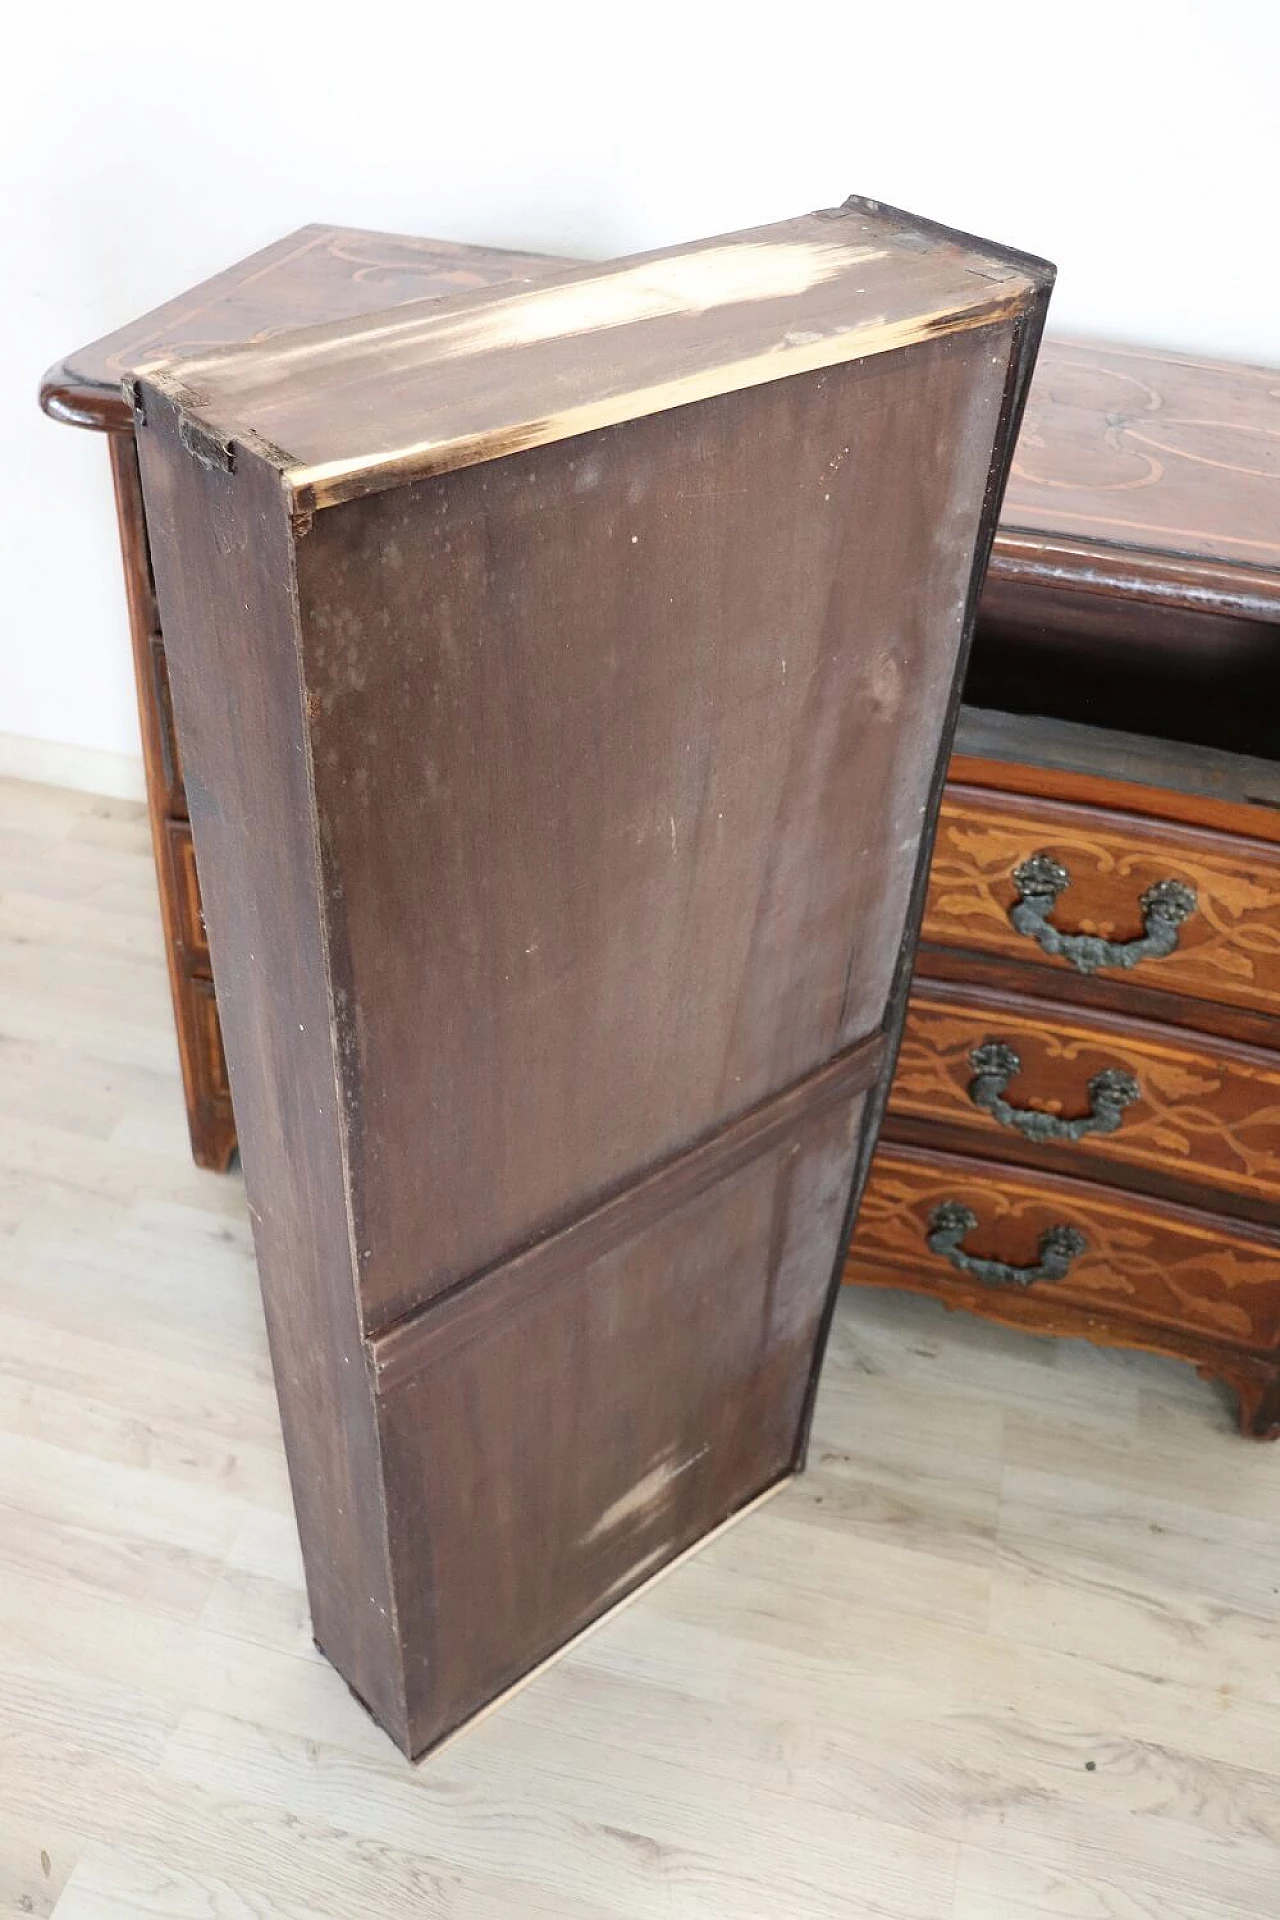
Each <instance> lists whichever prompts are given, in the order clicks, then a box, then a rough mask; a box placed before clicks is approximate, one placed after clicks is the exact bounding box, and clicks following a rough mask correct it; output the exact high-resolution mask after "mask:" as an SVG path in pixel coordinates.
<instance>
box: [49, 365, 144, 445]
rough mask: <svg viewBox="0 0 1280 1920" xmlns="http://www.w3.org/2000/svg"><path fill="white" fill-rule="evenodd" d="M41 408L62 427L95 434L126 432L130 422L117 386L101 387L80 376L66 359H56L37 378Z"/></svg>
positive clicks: (130, 418)
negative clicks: (40, 377)
mask: <svg viewBox="0 0 1280 1920" xmlns="http://www.w3.org/2000/svg"><path fill="white" fill-rule="evenodd" d="M40 410H41V412H42V413H47V414H48V416H49V418H50V419H51V420H57V421H59V422H60V423H61V425H63V426H65V427H88V428H89V429H90V430H91V431H92V432H95V433H127V432H128V431H129V429H130V427H131V426H132V424H133V421H132V417H131V415H130V412H129V408H128V405H127V404H126V401H125V397H124V395H123V393H121V391H120V389H119V388H118V387H100V386H98V385H97V384H96V383H95V382H93V381H91V380H84V379H82V378H81V377H80V376H79V375H78V374H77V373H76V371H75V369H74V367H72V366H71V364H70V362H69V361H66V360H59V361H57V362H56V363H55V364H54V365H53V366H52V367H50V368H48V370H47V371H46V372H45V374H44V375H43V377H42V379H41V381H40Z"/></svg>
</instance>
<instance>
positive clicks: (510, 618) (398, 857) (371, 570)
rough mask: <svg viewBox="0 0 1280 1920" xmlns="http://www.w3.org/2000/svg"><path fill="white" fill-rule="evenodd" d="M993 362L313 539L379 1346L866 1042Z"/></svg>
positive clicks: (534, 454) (895, 906) (622, 451)
mask: <svg viewBox="0 0 1280 1920" xmlns="http://www.w3.org/2000/svg"><path fill="white" fill-rule="evenodd" d="M1006 363H1007V338H1006V341H1005V343H1004V345H1003V347H1002V346H1001V343H1000V342H999V340H993V338H992V337H991V335H990V334H989V333H988V332H986V331H985V330H982V331H975V332H972V333H966V334H962V335H959V336H958V337H956V338H954V339H944V340H937V341H931V342H927V343H925V344H923V345H921V346H918V347H913V348H911V349H910V350H909V351H908V352H907V353H906V354H905V355H899V356H895V357H890V358H877V359H874V360H869V361H863V362H857V363H855V364H853V365H852V366H847V367H841V368H833V369H831V370H829V371H826V372H822V373H806V374H801V375H798V376H796V377H795V378H794V379H790V380H785V381H779V382H776V383H774V384H773V385H770V386H767V387H764V388H761V389H759V390H757V391H753V392H750V393H732V394H727V395H724V396H720V397H718V398H715V399H711V400H707V401H704V402H702V403H700V404H698V405H696V406H689V407H681V408H679V409H677V410H676V411H674V412H671V413H663V414H655V415H651V416H649V417H647V418H644V419H641V420H637V421H634V422H631V423H629V424H628V425H626V426H619V427H613V428H608V429H605V430H604V431H603V432H600V433H595V434H590V435H586V436H584V437H582V438H579V439H574V440H569V441H563V442H557V443H556V444H554V445H551V446H547V447H541V448H535V449H532V450H530V451H528V452H525V453H521V454H518V455H514V456H512V457H511V458H509V459H506V460H503V461H500V462H496V463H486V464H485V465H483V466H477V467H472V468H468V469H466V470H465V471H464V472H461V473H456V474H450V475H447V476H443V477H441V478H439V479H431V480H426V481H423V482H421V483H419V484H418V485H416V486H412V487H408V488H403V489H397V490H394V491H389V492H385V493H378V494H375V495H373V496H371V497H368V498H365V499H362V500H357V501H353V502H351V503H350V504H348V505H347V506H345V507H343V508H342V509H341V510H334V511H331V512H327V513H322V514H318V515H317V516H316V519H315V521H314V523H313V525H312V527H311V530H310V532H308V533H307V535H306V536H305V538H303V539H302V540H300V541H299V544H298V558H297V567H298V591H299V595H300V599H301V602H302V605H303V607H304V608H305V610H306V614H305V620H304V624H303V630H302V632H303V638H302V646H303V673H304V677H305V681H306V697H307V700H308V702H309V705H310V707H311V710H312V737H313V742H314V746H313V753H314V767H315V773H314V778H315V793H316V806H317V810H318V814H319V820H320V829H321V845H322V851H323V859H324V869H325V885H326V891H327V911H328V914H329V918H330V923H331V926H332V927H333V930H334V938H333V958H332V964H333V968H334V977H335V982H336V984H337V987H338V1021H339V1044H340V1046H341V1047H342V1049H343V1056H344V1061H345V1065H346V1072H347V1076H348V1106H349V1115H350V1118H349V1129H350V1155H351V1169H350V1171H351V1180H352V1188H353V1207H354V1211H355V1223H356V1238H357V1242H358V1246H359V1253H360V1261H361V1280H360V1287H361V1298H362V1301H363V1304H364V1312H365V1316H366V1324H367V1325H368V1326H370V1327H371V1328H376V1327H379V1326H383V1325H385V1324H387V1323H388V1322H389V1321H390V1320H392V1319H395V1318H397V1317H398V1316H399V1315H401V1314H403V1313H406V1312H409V1311H411V1310H412V1309H413V1308H414V1307H416V1306H418V1305H419V1304H421V1303H422V1301H423V1300H425V1299H427V1298H429V1297H431V1296H432V1295H433V1294H436V1293H438V1292H440V1291H441V1290H443V1289H446V1288H448V1287H450V1286H452V1285H455V1284H456V1283H457V1281H458V1280H459V1279H461V1278H462V1277H463V1276H465V1275H466V1274H467V1273H469V1272H473V1271H475V1270H476V1269H477V1268H479V1267H482V1266H485V1265H488V1264H489V1263H491V1262H492V1261H494V1260H495V1259H498V1258H499V1257H501V1255H502V1254H504V1253H505V1252H508V1251H510V1250H511V1249H512V1248H513V1247H514V1246H516V1245H518V1244H519V1242H520V1241H521V1240H522V1239H523V1238H526V1237H527V1236H528V1235H529V1234H530V1233H531V1232H540V1231H545V1230H546V1229H547V1228H549V1227H550V1226H551V1225H552V1224H553V1223H554V1222H555V1221H557V1220H558V1219H560V1218H561V1217H563V1216H564V1215H565V1214H566V1213H568V1212H571V1211H572V1210H573V1209H574V1208H576V1207H579V1206H582V1205H584V1204H587V1203H588V1202H589V1201H590V1200H591V1199H592V1198H593V1196H595V1195H597V1194H598V1193H600V1192H601V1191H603V1190H604V1189H606V1188H608V1187H610V1186H611V1185H613V1184H614V1183H616V1182H617V1181H619V1180H624V1179H626V1178H628V1177H630V1176H633V1175H634V1174H635V1172H636V1171H638V1170H639V1169H641V1168H642V1167H644V1166H646V1165H647V1164H650V1163H651V1162H653V1161H655V1160H657V1159H660V1158H662V1157H663V1156H664V1155H666V1154H669V1153H673V1152H676V1151H677V1150H679V1149H680V1148H682V1147H685V1146H687V1145H689V1144H691V1143H692V1142H693V1141H694V1140H696V1139H697V1138H699V1137H700V1136H701V1135H703V1134H704V1133H705V1132H707V1131H708V1129H710V1128H713V1127H715V1126H717V1125H719V1124H721V1123H722V1122H724V1121H725V1120H727V1119H729V1118H731V1117H732V1116H733V1115H734V1114H736V1113H740V1112H742V1111H743V1110H744V1109H746V1108H748V1107H750V1106H753V1105H754V1104H755V1103H757V1102H758V1101H761V1100H763V1099H765V1098H767V1097H768V1096H769V1095H770V1094H772V1093H776V1092H778V1091H779V1090H780V1089H782V1088H783V1087H785V1086H787V1085H788V1084H789V1083H790V1082H792V1081H793V1080H796V1079H799V1078H800V1077H801V1076H802V1075H804V1074H806V1073H809V1072H810V1071H812V1070H813V1069H814V1068H815V1067H816V1066H817V1065H818V1064H820V1062H821V1061H823V1060H824V1059H826V1058H827V1057H828V1056H829V1055H830V1054H831V1053H833V1052H834V1051H836V1050H838V1049H840V1048H841V1047H845V1046H848V1045H850V1044H852V1043H853V1042H854V1041H855V1040H857V1039H859V1038H861V1037H863V1036H865V1035H867V1034H869V1033H871V1032H873V1031H875V1029H876V1028H878V1027H879V1025H880V1024H881V1023H882V1021H883V1019H884V1017H885V1010H886V1006H887V1003H888V997H889V990H890V986H891V983H892V980H893V977H894V972H895V968H896V966H897V963H898V956H899V952H900V950H901V946H902V939H903V933H904V929H905V925H906V916H907V909H908V903H909V897H910V890H911V884H912V879H913V876H914V873H915V867H916V855H917V852H918V849H919V846H920V842H921V834H922V829H923V824H924V819H925V809H926V804H927V801H928V798H929V784H930V779H931V777H932V773H933V769H934V766H935V763H936V761H937V756H938V751H939V746H940V741H941V733H942V725H943V717H944V714H945V711H946V703H947V697H948V692H949V689H950V687H951V684H952V680H953V678H954V674H955V669H956V663H957V660H958V656H959V648H960V641H961V636H962V630H963V621H964V604H965V586H966V581H967V578H968V574H969V570H970V567H971V564H972V553H973V547H974V543H975V541H976V539H977V535H978V516H979V513H980V510H981V504H982V492H983V479H984V475H985V473H986V469H987V465H988V463H989V460H990V449H991V441H992V437H993V435H994V433H995V427H996V421H997V418H998V415H999V409H1000V404H1001V398H1002V394H1003V388H1004V380H1005V372H1006ZM764 448H768V449H769V452H768V457H767V458H765V457H763V455H762V449H764ZM887 473H892V474H894V475H895V476H900V479H897V480H895V481H894V483H893V484H891V485H890V484H883V483H881V482H877V483H876V484H872V483H871V479H870V476H872V475H878V476H879V475H885V474H887ZM584 555H591V556H593V558H592V562H591V564H590V565H584V563H583V556H584ZM370 605H373V606H376V608H377V614H376V620H377V625H376V642H375V643H374V644H368V643H367V642H366V641H365V639H364V635H365V633H366V630H367V623H368V615H367V613H366V611H365V610H366V609H367V608H368V607H369V606H370ZM548 607H554V608H555V609H556V613H555V618H554V620H553V621H549V620H548V619H547V618H546V614H545V610H546V609H547V608H548ZM389 822H390V823H392V824H393V831H392V832H390V833H389V832H388V823H389ZM355 1009H359V1014H358V1017H357V1016H356V1014H355V1012H354V1010H355ZM415 1031H420V1032H421V1033H423V1034H424V1035H429V1036H430V1044H429V1045H424V1046H421V1047H416V1048H413V1049H412V1050H410V1049H407V1048H406V1046H405V1036H406V1035H407V1034H411V1033H414V1032H415Z"/></svg>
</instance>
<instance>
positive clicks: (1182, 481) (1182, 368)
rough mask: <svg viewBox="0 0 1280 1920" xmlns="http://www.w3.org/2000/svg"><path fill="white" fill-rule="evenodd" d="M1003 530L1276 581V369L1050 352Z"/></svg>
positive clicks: (1279, 395) (1279, 540)
mask: <svg viewBox="0 0 1280 1920" xmlns="http://www.w3.org/2000/svg"><path fill="white" fill-rule="evenodd" d="M1000 525H1001V533H1002V535H1003V536H1011V535H1014V534H1017V533H1023V534H1030V535H1032V536H1033V537H1036V538H1039V539H1045V538H1050V539H1057V540H1060V541H1062V542H1064V543H1074V544H1075V545H1091V546H1095V547H1102V548H1108V549H1111V548H1114V549H1125V548H1129V549H1142V550H1145V551H1147V552H1151V553H1163V554H1169V555H1171V556H1183V557H1185V558H1186V559H1187V560H1188V561H1192V562H1194V561H1201V562H1204V563H1206V564H1207V565H1208V566H1210V567H1212V566H1213V565H1214V564H1215V563H1222V564H1226V565H1228V566H1237V567H1240V566H1248V567H1251V568H1257V569H1261V570H1274V571H1275V572H1276V573H1277V575H1278V576H1280V370H1267V369H1265V368H1261V367H1248V366H1239V365H1233V364H1231V363H1228V362H1222V361H1210V360H1201V359H1196V358H1194V357H1192V356H1190V355H1187V354H1176V353H1158V352H1156V351H1154V350H1152V349H1150V348H1138V347H1122V346H1113V345H1108V344H1105V343H1102V342H1098V341H1069V340H1057V339H1049V340H1046V341H1045V343H1044V346H1043V348H1042V349H1041V353H1040V359H1039V362H1038V364H1037V367H1036V372H1035V377H1034V379H1033V381H1032V385H1031V391H1030V394H1029V397H1028V401H1027V410H1026V414H1025V416H1024V419H1023V423H1022V431H1021V434H1020V436H1019V439H1018V448H1017V453H1016V455H1015V457H1014V464H1013V471H1012V473H1011V475H1010V479H1009V486H1008V490H1007V492H1006V494H1005V501H1004V509H1003V512H1002V514H1001V522H1000Z"/></svg>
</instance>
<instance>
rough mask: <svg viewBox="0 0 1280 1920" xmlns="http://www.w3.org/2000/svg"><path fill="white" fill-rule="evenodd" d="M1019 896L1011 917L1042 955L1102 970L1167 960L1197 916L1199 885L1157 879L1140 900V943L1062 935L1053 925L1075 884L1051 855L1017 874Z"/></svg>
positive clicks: (1082, 968)
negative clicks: (1192, 916)
mask: <svg viewBox="0 0 1280 1920" xmlns="http://www.w3.org/2000/svg"><path fill="white" fill-rule="evenodd" d="M1012 878H1013V884H1014V886H1015V887H1016V888H1017V889H1018V898H1017V900H1016V901H1015V902H1014V904H1013V905H1012V906H1011V907H1010V909H1009V919H1010V921H1011V922H1012V923H1013V925H1014V926H1015V927H1016V928H1017V930H1018V932H1019V933H1025V934H1026V935H1028V937H1029V938H1030V939H1032V940H1034V941H1035V942H1036V944H1037V945H1038V946H1039V947H1040V949H1041V951H1042V952H1044V953H1048V954H1054V955H1057V954H1061V955H1062V957H1063V959H1064V960H1069V961H1070V962H1071V964H1072V966H1073V967H1075V968H1077V969H1078V970H1079V972H1081V973H1096V972H1097V970H1098V968H1099V967H1136V966H1137V964H1138V962H1139V960H1162V959H1163V958H1164V957H1165V955H1166V954H1169V953H1172V952H1173V950H1174V948H1175V947H1176V946H1177V944H1178V928H1179V927H1180V926H1181V925H1182V923H1183V921H1184V920H1185V919H1186V918H1187V915H1188V914H1190V913H1194V912H1195V905H1196V896H1195V889H1194V888H1193V887H1188V886H1184V884H1183V882H1182V881H1181V880H1157V881H1156V883H1155V885H1154V886H1153V887H1148V888H1147V891H1146V892H1145V893H1144V894H1143V896H1142V898H1141V900H1140V901H1139V903H1138V904H1139V906H1140V907H1141V908H1142V925H1143V933H1142V936H1141V938H1140V939H1137V940H1101V939H1099V938H1098V936H1097V934H1093V933H1062V932H1060V931H1059V929H1058V928H1057V927H1055V926H1053V925H1052V924H1051V922H1050V919H1049V915H1050V914H1051V913H1052V912H1053V909H1054V905H1055V903H1056V901H1057V898H1058V895H1059V894H1060V893H1064V892H1065V891H1066V889H1067V888H1068V887H1069V886H1070V884H1071V875H1070V874H1069V873H1068V872H1067V870H1066V868H1065V867H1061V866H1059V865H1058V862H1057V861H1056V860H1054V859H1051V858H1050V856H1049V855H1048V854H1047V853H1033V854H1032V856H1031V858H1030V859H1029V860H1024V861H1023V863H1022V865H1021V866H1020V867H1015V868H1014V870H1013V876H1012Z"/></svg>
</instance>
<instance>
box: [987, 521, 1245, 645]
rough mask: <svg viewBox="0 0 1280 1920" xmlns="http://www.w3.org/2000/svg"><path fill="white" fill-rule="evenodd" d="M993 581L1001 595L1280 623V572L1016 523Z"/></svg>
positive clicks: (1006, 535)
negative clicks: (1043, 595)
mask: <svg viewBox="0 0 1280 1920" xmlns="http://www.w3.org/2000/svg"><path fill="white" fill-rule="evenodd" d="M1153 531H1158V530H1155V529H1153ZM988 578H989V581H990V584H991V586H992V587H994V588H995V589H996V591H997V593H998V591H999V589H1001V588H1003V587H1030V586H1037V587H1049V588H1053V589H1054V590H1056V591H1059V592H1063V593H1074V594H1091V595H1103V596H1105V597H1106V598H1108V599H1116V598H1120V599H1124V600H1132V601H1139V602H1142V603H1145V604H1147V605H1151V606H1157V607H1176V608H1182V609H1185V610H1186V611H1188V612H1192V613H1206V612H1207V613H1217V614H1221V615H1225V616H1227V617H1228V618H1238V619H1246V620H1248V619H1253V620H1263V621H1267V622H1273V621H1275V620H1276V619H1277V618H1280V573H1278V572H1276V571H1275V570H1273V569H1270V568H1266V567H1258V566H1254V565H1253V564H1252V563H1251V562H1249V561H1243V560H1241V561H1235V560H1221V559H1215V558H1211V557H1209V556H1208V555H1205V556H1203V557H1202V558H1199V559H1193V558H1191V557H1189V556H1188V555H1187V553H1186V552H1185V551H1183V552H1179V551H1177V550H1174V549H1169V550H1165V549H1162V548H1158V547H1154V546H1152V545H1150V544H1149V543H1144V544H1142V545H1137V544H1133V545H1131V544H1129V543H1128V542H1126V541H1122V540H1116V541H1109V540H1098V539H1093V538H1090V539H1079V540H1075V539H1072V538H1071V537H1070V536H1069V535H1065V534H1059V533H1046V532H1045V531H1043V530H1037V529H1036V528H1035V527H1034V526H1019V525H1017V524H1016V523H1012V524H1006V525H1004V526H1002V527H1001V529H1000V532H999V535H998V537H997V540H996V544H995V548H994V551H993V552H992V556H991V565H990V568H989V570H988Z"/></svg>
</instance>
